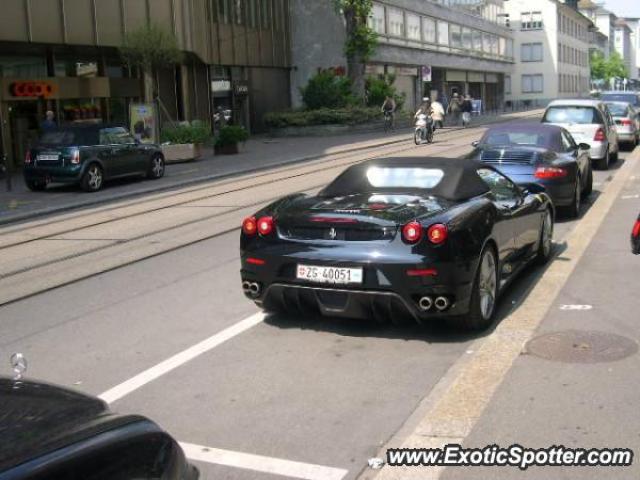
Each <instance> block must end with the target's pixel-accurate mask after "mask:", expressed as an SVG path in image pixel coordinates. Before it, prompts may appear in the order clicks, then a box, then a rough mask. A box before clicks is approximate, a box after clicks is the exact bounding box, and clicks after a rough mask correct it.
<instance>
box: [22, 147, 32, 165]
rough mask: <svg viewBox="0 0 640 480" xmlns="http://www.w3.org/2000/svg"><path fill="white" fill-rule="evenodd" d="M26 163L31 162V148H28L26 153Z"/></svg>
mask: <svg viewBox="0 0 640 480" xmlns="http://www.w3.org/2000/svg"><path fill="white" fill-rule="evenodd" d="M24 163H25V164H27V165H28V164H30V163H31V150H27V153H26V154H25V155H24Z"/></svg>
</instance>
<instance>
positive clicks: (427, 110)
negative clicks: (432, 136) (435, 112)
mask: <svg viewBox="0 0 640 480" xmlns="http://www.w3.org/2000/svg"><path fill="white" fill-rule="evenodd" d="M431 113H432V111H431V101H430V100H429V98H428V97H424V98H423V99H422V103H421V104H420V106H419V107H418V111H417V112H416V114H415V115H414V116H413V118H414V120H416V127H417V126H418V121H419V120H420V116H421V115H425V116H426V117H427V128H431V125H432V122H431ZM422 135H423V137H424V135H426V132H423V134H422ZM423 140H424V138H423Z"/></svg>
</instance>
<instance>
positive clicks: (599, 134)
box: [593, 127, 607, 142]
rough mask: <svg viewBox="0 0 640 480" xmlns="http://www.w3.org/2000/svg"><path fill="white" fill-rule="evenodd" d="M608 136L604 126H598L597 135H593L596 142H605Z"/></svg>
mask: <svg viewBox="0 0 640 480" xmlns="http://www.w3.org/2000/svg"><path fill="white" fill-rule="evenodd" d="M606 139H607V137H606V136H605V135H604V129H603V128H602V127H600V128H598V130H597V131H596V135H595V136H594V137H593V141H594V142H604V141H605V140H606Z"/></svg>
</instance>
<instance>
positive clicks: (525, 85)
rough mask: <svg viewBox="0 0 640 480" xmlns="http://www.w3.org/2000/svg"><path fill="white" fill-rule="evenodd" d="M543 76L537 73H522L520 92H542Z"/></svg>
mask: <svg viewBox="0 0 640 480" xmlns="http://www.w3.org/2000/svg"><path fill="white" fill-rule="evenodd" d="M542 79H543V77H542V75H540V74H537V75H522V93H542V91H543V80H542Z"/></svg>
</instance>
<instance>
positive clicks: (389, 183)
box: [367, 167, 444, 189]
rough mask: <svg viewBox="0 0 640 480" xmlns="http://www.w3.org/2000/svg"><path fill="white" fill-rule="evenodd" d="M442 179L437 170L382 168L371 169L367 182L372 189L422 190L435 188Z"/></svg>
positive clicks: (441, 172) (440, 171)
mask: <svg viewBox="0 0 640 480" xmlns="http://www.w3.org/2000/svg"><path fill="white" fill-rule="evenodd" d="M442 177H444V171H442V170H440V169H439V168H418V167H416V168H384V167H371V168H369V169H368V170H367V180H368V181H369V184H370V185H371V186H372V187H374V188H421V189H422V188H424V189H431V188H434V187H436V186H437V185H438V184H439V183H440V181H441V180H442Z"/></svg>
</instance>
